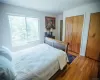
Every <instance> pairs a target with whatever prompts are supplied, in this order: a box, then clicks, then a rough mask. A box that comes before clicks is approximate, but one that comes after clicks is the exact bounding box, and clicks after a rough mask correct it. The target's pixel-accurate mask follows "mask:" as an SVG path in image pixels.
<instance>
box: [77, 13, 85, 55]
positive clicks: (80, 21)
mask: <svg viewBox="0 0 100 80" xmlns="http://www.w3.org/2000/svg"><path fill="white" fill-rule="evenodd" d="M83 22H84V16H83V15H82V16H78V26H77V38H76V44H77V45H76V47H77V49H76V53H80V47H81V38H82V29H83Z"/></svg>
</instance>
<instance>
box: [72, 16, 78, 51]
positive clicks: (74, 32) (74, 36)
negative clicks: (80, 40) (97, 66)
mask: <svg viewBox="0 0 100 80" xmlns="http://www.w3.org/2000/svg"><path fill="white" fill-rule="evenodd" d="M77 27H78V17H76V16H75V17H73V28H72V51H73V52H77V43H76V40H77Z"/></svg>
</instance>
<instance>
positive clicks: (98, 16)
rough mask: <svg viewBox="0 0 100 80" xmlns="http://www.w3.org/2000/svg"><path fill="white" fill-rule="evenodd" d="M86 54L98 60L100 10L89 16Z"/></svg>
mask: <svg viewBox="0 0 100 80" xmlns="http://www.w3.org/2000/svg"><path fill="white" fill-rule="evenodd" d="M86 56H87V57H89V58H92V59H94V60H99V61H100V12H98V13H92V14H91V17H90V25H89V33H88V41H87V47H86Z"/></svg>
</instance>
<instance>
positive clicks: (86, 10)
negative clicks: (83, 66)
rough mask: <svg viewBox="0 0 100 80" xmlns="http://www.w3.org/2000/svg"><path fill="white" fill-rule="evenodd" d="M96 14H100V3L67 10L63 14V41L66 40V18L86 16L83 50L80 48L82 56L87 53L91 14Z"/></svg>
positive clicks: (82, 42) (82, 41)
mask: <svg viewBox="0 0 100 80" xmlns="http://www.w3.org/2000/svg"><path fill="white" fill-rule="evenodd" d="M96 12H100V2H96V3H91V4H87V5H83V6H80V7H76V8H74V9H71V10H66V11H64V12H63V25H64V28H63V41H64V38H65V19H66V17H70V16H77V15H84V25H83V30H82V38H81V48H80V55H82V56H85V51H86V44H87V39H88V30H89V22H90V14H91V13H96Z"/></svg>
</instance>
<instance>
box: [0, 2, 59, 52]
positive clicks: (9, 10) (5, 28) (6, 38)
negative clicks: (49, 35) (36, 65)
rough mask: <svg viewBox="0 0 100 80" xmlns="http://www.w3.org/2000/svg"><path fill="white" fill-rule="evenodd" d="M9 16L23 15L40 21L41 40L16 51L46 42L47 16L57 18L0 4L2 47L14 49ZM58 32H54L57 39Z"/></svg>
mask: <svg viewBox="0 0 100 80" xmlns="http://www.w3.org/2000/svg"><path fill="white" fill-rule="evenodd" d="M8 14H14V15H20V16H21V15H22V16H27V17H36V18H39V20H40V40H39V41H36V42H35V43H30V44H27V45H25V46H23V47H22V46H21V47H17V48H15V49H14V50H19V49H22V48H26V47H31V46H34V45H36V44H39V43H43V41H44V32H45V16H50V17H56V15H54V14H49V13H44V12H40V11H36V10H33V9H27V8H22V7H17V6H12V5H8V4H3V3H0V45H3V46H6V47H8V48H9V49H12V45H11V31H10V26H9V21H8ZM56 34H57V30H55V31H54V35H55V36H56V37H57V35H56Z"/></svg>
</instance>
